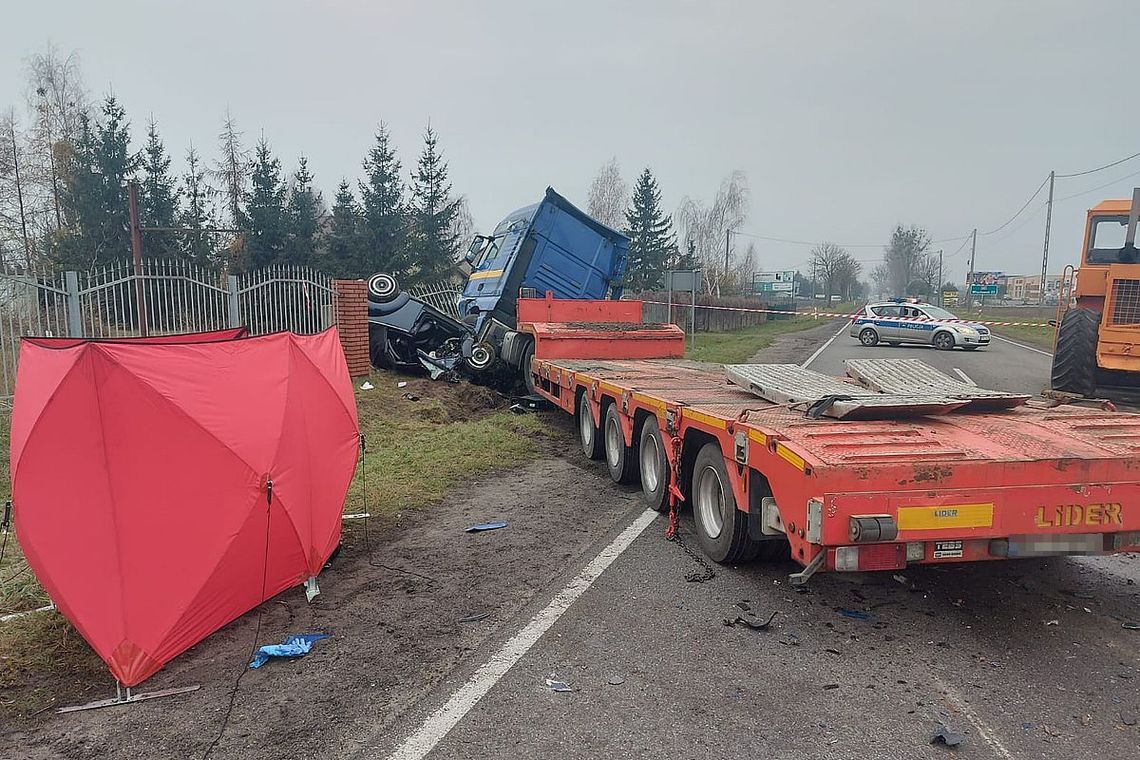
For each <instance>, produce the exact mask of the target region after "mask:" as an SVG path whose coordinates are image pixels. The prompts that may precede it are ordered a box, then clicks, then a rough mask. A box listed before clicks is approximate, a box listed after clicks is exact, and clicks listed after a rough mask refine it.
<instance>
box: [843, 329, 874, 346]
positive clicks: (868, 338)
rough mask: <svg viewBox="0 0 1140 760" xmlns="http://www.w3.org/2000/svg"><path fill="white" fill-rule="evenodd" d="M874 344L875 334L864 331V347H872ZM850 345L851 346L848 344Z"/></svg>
mask: <svg viewBox="0 0 1140 760" xmlns="http://www.w3.org/2000/svg"><path fill="white" fill-rule="evenodd" d="M874 343H875V333H873V332H871V331H870V330H864V331H863V345H864V346H870V345H873V344H874ZM848 345H850V344H848Z"/></svg>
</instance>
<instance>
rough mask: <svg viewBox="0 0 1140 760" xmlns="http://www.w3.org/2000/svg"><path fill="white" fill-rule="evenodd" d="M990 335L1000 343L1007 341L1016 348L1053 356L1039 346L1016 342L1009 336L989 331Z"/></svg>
mask: <svg viewBox="0 0 1140 760" xmlns="http://www.w3.org/2000/svg"><path fill="white" fill-rule="evenodd" d="M990 337H991V338H993V339H994V340H1000V341H1001V342H1002V343H1008V344H1009V345H1011V346H1017V347H1018V348H1024V349H1025V350H1026V351H1032V352H1033V353H1035V354H1041V355H1042V356H1048V357H1052V356H1053V354H1052V353H1051V352H1049V351H1042V350H1041V349H1040V348H1034V347H1033V346H1027V345H1025V344H1024V343H1018V342H1016V341H1012V340H1010V339H1009V338H1003V337H1001V336H999V335H994V334H993V333H990Z"/></svg>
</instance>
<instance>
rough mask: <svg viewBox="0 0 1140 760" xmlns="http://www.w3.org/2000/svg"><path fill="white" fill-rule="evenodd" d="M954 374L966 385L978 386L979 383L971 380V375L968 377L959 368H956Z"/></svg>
mask: <svg viewBox="0 0 1140 760" xmlns="http://www.w3.org/2000/svg"><path fill="white" fill-rule="evenodd" d="M954 374H955V375H957V376H958V377H960V378H962V382H964V383H969V384H970V385H977V383H975V382H974V381H973V380H971V379H970V376H969V375H967V374H966V373H965V372H963V371H962V370H960V369H958V368H957V367H955V368H954Z"/></svg>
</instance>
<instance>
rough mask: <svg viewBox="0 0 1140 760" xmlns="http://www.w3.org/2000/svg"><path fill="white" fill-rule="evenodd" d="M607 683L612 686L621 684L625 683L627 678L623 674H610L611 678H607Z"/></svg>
mask: <svg viewBox="0 0 1140 760" xmlns="http://www.w3.org/2000/svg"><path fill="white" fill-rule="evenodd" d="M606 683H608V684H609V685H610V686H621V685H622V684H623V683H625V679H624V678H622V677H621V676H610V677H609V680H607V681H606Z"/></svg>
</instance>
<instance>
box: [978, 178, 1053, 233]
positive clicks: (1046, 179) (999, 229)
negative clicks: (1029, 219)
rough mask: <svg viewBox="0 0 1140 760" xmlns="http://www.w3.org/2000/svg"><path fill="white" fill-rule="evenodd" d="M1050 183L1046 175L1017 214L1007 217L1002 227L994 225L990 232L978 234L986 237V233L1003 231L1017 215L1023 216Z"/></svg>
mask: <svg viewBox="0 0 1140 760" xmlns="http://www.w3.org/2000/svg"><path fill="white" fill-rule="evenodd" d="M1048 183H1049V178H1048V177H1046V178H1045V179H1043V180H1042V181H1041V184H1040V185H1038V186H1037V189H1036V190H1034V191H1033V195H1031V196H1029V200H1027V201H1026V202H1025V203H1024V204H1022V206H1021V208H1019V209H1018V210H1017V213H1016V214H1014V215H1013V216H1011V217H1010V218H1009V219H1007V220H1006V221H1005V224H1002V225H1001V226H1000V227H994V228H993V229H992V230H989V231H988V232H979V233H978V236H979V237H985V236H986V235H992V234H994V233H995V232H1001V231H1002V230H1004V229H1005V228H1006V227H1008V226H1009V225H1011V224H1013V220H1014V219H1016V218H1017V217H1019V216H1021V213H1022V212H1023V211H1025V209H1027V208H1029V204H1030V203H1033V199H1034V198H1036V197H1037V196H1038V195H1040V194H1041V191H1042V190H1044V189H1045V185H1047V184H1048Z"/></svg>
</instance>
